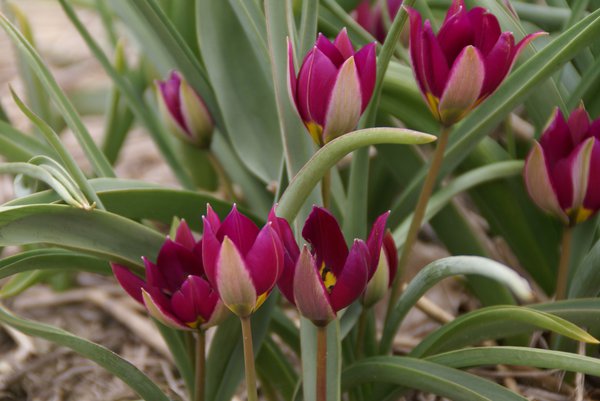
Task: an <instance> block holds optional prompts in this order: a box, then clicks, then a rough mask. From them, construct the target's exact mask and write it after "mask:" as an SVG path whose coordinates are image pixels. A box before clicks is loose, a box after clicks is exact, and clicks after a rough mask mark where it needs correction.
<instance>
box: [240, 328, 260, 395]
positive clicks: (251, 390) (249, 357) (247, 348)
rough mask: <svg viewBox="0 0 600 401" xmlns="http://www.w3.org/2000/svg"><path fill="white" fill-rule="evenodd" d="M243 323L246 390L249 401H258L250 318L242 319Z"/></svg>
mask: <svg viewBox="0 0 600 401" xmlns="http://www.w3.org/2000/svg"><path fill="white" fill-rule="evenodd" d="M240 320H241V322H242V337H243V341H244V363H245V366H246V389H247V392H248V401H258V393H257V391H256V369H255V368H254V351H253V350H252V328H251V326H250V316H246V317H240Z"/></svg>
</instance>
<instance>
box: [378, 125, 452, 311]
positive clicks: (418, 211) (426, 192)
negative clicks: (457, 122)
mask: <svg viewBox="0 0 600 401" xmlns="http://www.w3.org/2000/svg"><path fill="white" fill-rule="evenodd" d="M449 136H450V128H449V127H444V128H442V132H441V133H440V136H439V140H438V142H437V146H436V148H435V153H434V155H433V160H432V161H431V166H430V167H429V171H428V172H427V177H425V182H424V183H423V188H422V189H421V193H420V195H419V200H418V201H417V206H416V207H415V212H414V215H413V219H412V221H411V223H410V228H409V229H408V234H407V235H406V241H404V244H403V245H402V254H401V255H400V260H399V261H398V272H399V273H400V274H398V275H397V276H396V279H395V280H394V283H393V286H392V293H391V295H390V301H389V304H388V310H387V316H388V317H389V315H390V311H391V310H392V309H393V308H394V305H395V304H396V301H398V298H399V297H400V290H401V288H402V283H404V282H405V281H406V263H407V262H408V258H409V256H410V252H411V250H412V248H413V246H414V244H415V240H416V239H417V234H419V230H420V228H421V224H422V222H423V217H424V216H425V210H426V209H427V203H428V202H429V198H430V197H431V193H432V192H433V188H434V186H435V182H436V180H437V176H438V172H439V170H440V166H441V165H442V161H443V159H444V151H445V149H446V145H447V144H448V137H449Z"/></svg>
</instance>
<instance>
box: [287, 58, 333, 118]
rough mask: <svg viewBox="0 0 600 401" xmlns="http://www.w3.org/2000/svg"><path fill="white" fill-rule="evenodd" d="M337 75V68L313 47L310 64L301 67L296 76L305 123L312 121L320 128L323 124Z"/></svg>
mask: <svg viewBox="0 0 600 401" xmlns="http://www.w3.org/2000/svg"><path fill="white" fill-rule="evenodd" d="M336 51H337V50H336ZM337 73H338V68H337V66H336V65H335V64H334V63H333V62H332V61H331V60H330V59H329V57H327V56H326V55H325V54H324V53H323V52H322V51H321V50H319V49H318V48H316V47H315V48H314V50H313V52H312V57H311V59H310V62H308V61H307V65H303V66H302V68H301V69H300V74H299V76H298V93H297V95H298V104H299V110H300V115H301V116H303V118H304V121H305V122H306V121H314V122H316V123H317V124H319V125H321V126H323V125H324V124H325V115H326V113H327V105H328V104H329V97H330V95H331V90H332V88H333V85H334V83H335V78H336V77H337ZM304 116H306V117H304Z"/></svg>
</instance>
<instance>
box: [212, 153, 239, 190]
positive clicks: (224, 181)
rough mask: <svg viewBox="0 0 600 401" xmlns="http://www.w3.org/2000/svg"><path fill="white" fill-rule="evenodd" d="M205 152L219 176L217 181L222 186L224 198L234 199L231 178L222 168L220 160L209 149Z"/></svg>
mask: <svg viewBox="0 0 600 401" xmlns="http://www.w3.org/2000/svg"><path fill="white" fill-rule="evenodd" d="M207 154H208V160H210V163H211V164H212V166H213V168H214V169H215V172H216V173H217V176H218V177H219V183H220V185H221V187H222V188H223V191H224V192H225V197H226V199H227V200H230V201H235V192H234V191H233V186H232V185H231V180H230V179H229V176H228V175H227V172H226V171H225V168H223V164H221V161H220V160H219V159H218V158H217V156H216V155H215V154H214V153H213V152H211V151H210V150H208V151H207Z"/></svg>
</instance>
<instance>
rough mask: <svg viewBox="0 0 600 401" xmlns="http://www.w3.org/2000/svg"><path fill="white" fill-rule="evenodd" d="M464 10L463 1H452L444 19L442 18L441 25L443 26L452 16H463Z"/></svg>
mask: <svg viewBox="0 0 600 401" xmlns="http://www.w3.org/2000/svg"><path fill="white" fill-rule="evenodd" d="M465 8H466V7H465V1H464V0H452V3H450V7H448V11H447V12H446V17H445V18H444V22H443V24H445V23H446V22H447V21H448V20H449V19H450V18H452V17H453V16H455V15H457V14H463V13H464V12H465ZM443 24H442V25H443Z"/></svg>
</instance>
